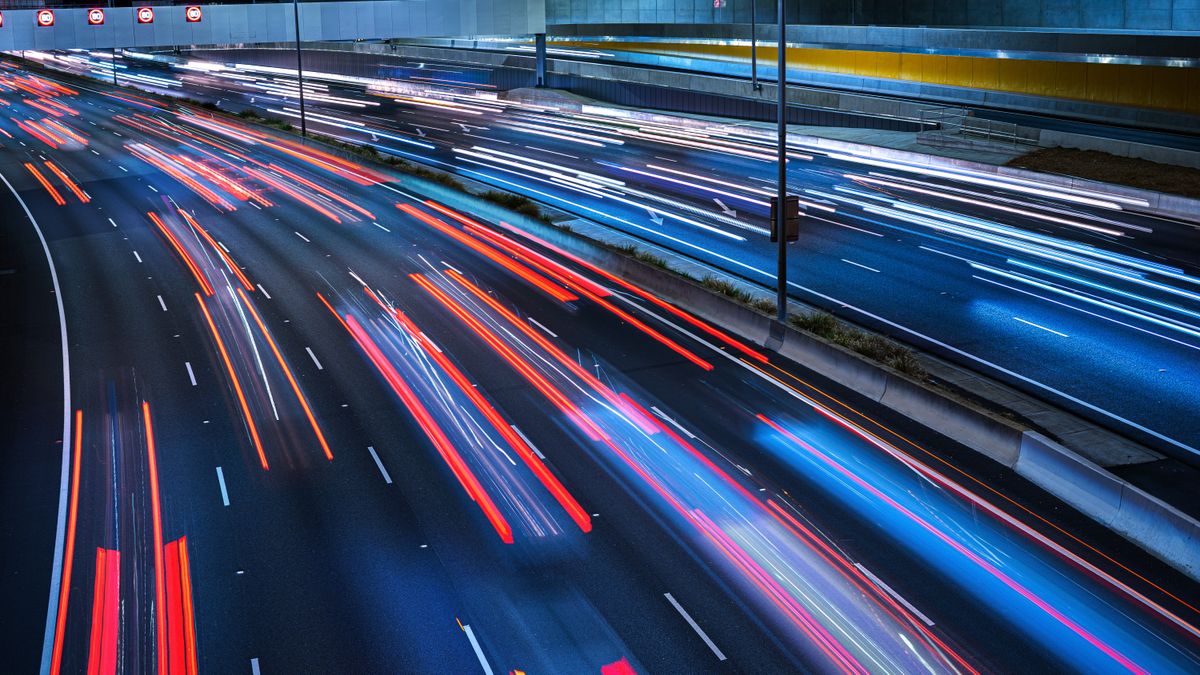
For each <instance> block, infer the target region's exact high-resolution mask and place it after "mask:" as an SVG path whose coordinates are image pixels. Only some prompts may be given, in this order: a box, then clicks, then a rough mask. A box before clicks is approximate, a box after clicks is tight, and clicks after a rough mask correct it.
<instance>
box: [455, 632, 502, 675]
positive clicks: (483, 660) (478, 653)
mask: <svg viewBox="0 0 1200 675" xmlns="http://www.w3.org/2000/svg"><path fill="white" fill-rule="evenodd" d="M462 629H463V632H464V633H466V634H467V639H468V640H470V641H471V649H474V650H475V657H476V658H478V659H479V665H480V666H483V672H484V673H486V674H487V675H494V674H493V673H492V667H491V666H489V665H488V662H487V657H486V656H484V655H483V648H481V647H480V646H479V640H476V639H475V631H473V630H471V627H470V626H468V625H467V624H465V623H464V624H463V625H462Z"/></svg>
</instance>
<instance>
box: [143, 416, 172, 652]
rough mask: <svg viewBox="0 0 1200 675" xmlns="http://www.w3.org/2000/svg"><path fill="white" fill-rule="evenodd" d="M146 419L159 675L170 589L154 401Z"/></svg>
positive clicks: (163, 650)
mask: <svg viewBox="0 0 1200 675" xmlns="http://www.w3.org/2000/svg"><path fill="white" fill-rule="evenodd" d="M142 419H143V420H144V423H145V425H146V455H147V457H148V459H149V464H150V511H151V515H152V518H153V521H154V598H155V604H154V608H155V609H154V620H155V624H156V626H155V628H156V630H155V633H156V636H157V638H158V675H167V630H166V628H167V625H166V623H167V613H166V606H167V605H166V588H165V587H164V580H163V543H162V511H161V503H160V501H159V496H158V457H157V453H156V452H155V447H154V425H153V423H152V422H151V421H150V404H149V403H148V402H146V401H142Z"/></svg>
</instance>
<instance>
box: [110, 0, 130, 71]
mask: <svg viewBox="0 0 1200 675" xmlns="http://www.w3.org/2000/svg"><path fill="white" fill-rule="evenodd" d="M112 5H113V4H112V0H108V8H109V9H112ZM133 11H135V12H136V11H137V9H136V8H135V9H134V10H133ZM113 42H116V40H115V39H114V40H113ZM112 74H113V85H116V86H119V85H118V83H117V45H115V44H114V45H113V48H112Z"/></svg>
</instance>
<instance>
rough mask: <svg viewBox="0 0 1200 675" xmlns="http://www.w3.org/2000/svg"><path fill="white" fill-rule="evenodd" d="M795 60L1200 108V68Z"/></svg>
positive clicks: (868, 56)
mask: <svg viewBox="0 0 1200 675" xmlns="http://www.w3.org/2000/svg"><path fill="white" fill-rule="evenodd" d="M556 46H564V47H577V48H584V49H587V48H591V49H599V50H604V51H611V50H614V49H626V50H629V51H637V52H648V53H660V54H663V53H674V54H694V55H698V56H703V55H708V56H713V57H719V58H724V59H748V58H749V56H750V49H749V46H746V45H710V44H687V43H666V42H663V43H655V42H639V43H630V44H628V45H622V44H620V43H607V42H605V43H596V42H562V43H556ZM758 58H759V62H760V64H762V63H774V62H775V58H776V53H775V49H774V48H772V47H768V46H767V45H766V44H763V45H761V46H760V47H759V49H758ZM788 63H789V65H791V66H793V67H798V68H799V67H802V68H808V69H810V70H814V71H820V72H833V73H844V74H849V75H859V76H863V77H879V78H887V79H903V80H909V81H913V82H929V83H933V84H946V85H950V86H957V87H973V88H976V89H991V90H995V91H1010V92H1017V93H1026V94H1033V95H1038V96H1054V97H1058V98H1075V99H1081V100H1088V101H1096V102H1098V103H1116V104H1123V105H1137V106H1147V107H1154V108H1162V109H1167V110H1180V111H1186V112H1191V113H1195V114H1200V69H1197V68H1167V67H1160V66H1134V65H1127V64H1105V63H1077V62H1067V61H1033V60H1021V59H989V58H980V57H967V56H942V55H938V54H900V53H896V52H871V51H862V50H836V49H810V48H804V49H789V50H788Z"/></svg>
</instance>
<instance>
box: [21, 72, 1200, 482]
mask: <svg viewBox="0 0 1200 675" xmlns="http://www.w3.org/2000/svg"><path fill="white" fill-rule="evenodd" d="M215 54H218V55H221V56H220V57H221V58H222V61H223V62H228V61H233V60H235V59H238V58H240V57H243V56H244V57H245V58H246V59H247V60H249V59H259V60H265V61H268V62H270V63H272V64H275V63H280V62H281V61H280V59H286V56H287V55H286V54H281V53H280V52H266V55H265V56H264V54H263V53H262V52H256V53H253V54H243V53H242V52H237V51H233V52H228V53H222V52H217V53H215ZM272 54H274V56H272ZM42 58H43V60H46V59H48V57H44V56H43V57H42ZM158 58H164V59H166V60H165V61H154V60H148V59H147V58H146V57H144V56H142V57H139V58H132V57H130V58H125V59H123V60H119V61H118V63H117V65H118V66H119V67H120V77H121V78H122V79H121V81H122V82H125V83H128V84H132V85H136V86H139V87H144V88H149V89H153V90H156V91H161V92H166V93H170V94H174V95H186V96H189V97H192V98H197V99H203V100H206V101H209V102H218V103H219V104H220V105H221V106H222V107H224V108H227V109H229V110H233V111H237V110H243V109H254V110H256V111H258V112H260V113H262V114H265V115H268V116H273V117H278V118H282V119H288V120H291V121H292V122H293V123H296V122H298V116H299V113H298V109H297V104H296V94H297V93H298V91H297V88H296V84H295V80H294V78H293V77H291V76H290V75H289V72H288V71H286V70H284V69H280V68H277V67H274V66H261V65H260V66H252V65H232V64H229V63H225V64H224V65H222V63H218V62H215V61H211V60H210V61H203V60H199V59H184V60H176V59H171V58H168V57H158ZM344 58H346V57H345V56H344V55H326V56H323V55H322V53H321V52H314V53H313V56H312V57H311V58H310V59H309V63H310V65H311V67H312V68H313V69H314V72H310V73H308V76H307V80H306V88H307V90H308V95H307V104H308V111H309V115H308V119H307V122H308V125H309V128H310V129H312V130H314V131H316V132H319V133H323V134H327V135H333V136H337V137H340V138H344V139H347V140H350V141H353V142H357V143H363V142H368V143H370V144H371V145H373V146H374V147H376V148H378V149H379V150H380V151H381V152H386V153H390V154H394V155H398V156H401V157H405V158H408V159H411V160H415V161H420V162H424V163H428V164H432V165H435V166H438V167H441V168H445V169H448V170H451V171H454V172H457V173H459V174H462V175H464V176H468V177H471V178H475V179H479V180H482V181H484V182H486V183H491V184H493V185H496V186H499V187H503V188H505V189H509V190H514V191H517V192H521V193H523V194H526V195H529V196H531V197H533V198H535V199H538V200H540V201H543V202H545V203H547V204H551V205H553V206H556V207H559V208H562V209H564V210H567V211H569V212H573V213H577V214H578V215H580V216H582V217H585V218H588V219H591V220H594V221H597V222H600V223H602V224H605V225H608V226H611V227H613V228H616V229H620V230H622V231H625V232H627V233H629V234H632V235H635V236H638V237H641V238H643V239H645V240H646V241H648V242H651V243H652V244H654V245H656V246H661V247H664V248H669V249H672V250H675V251H678V252H681V253H684V254H686V255H689V256H693V257H695V258H697V259H700V260H702V261H704V262H706V263H709V264H711V265H714V266H717V267H720V268H722V269H725V270H727V271H729V272H731V273H733V274H737V275H739V276H742V277H744V278H746V279H748V280H750V281H753V282H755V283H761V284H764V285H768V286H770V285H772V284H773V283H774V274H773V270H774V269H775V260H774V256H775V251H774V247H773V246H772V245H771V244H769V242H767V241H766V236H765V232H766V229H765V228H766V227H767V222H766V214H767V203H768V199H769V197H770V195H771V194H773V189H774V188H773V184H772V182H771V181H772V180H773V171H774V168H773V158H774V155H773V151H772V148H771V143H772V140H771V139H770V137H769V134H767V135H763V134H760V133H759V132H758V131H757V130H754V129H750V128H747V127H745V126H739V125H734V124H720V123H715V122H709V123H706V122H689V121H679V122H678V123H670V122H658V123H655V122H646V121H637V120H630V119H626V118H623V117H622V116H621V115H622V112H621V111H619V110H612V109H606V108H594V109H590V108H589V109H585V110H584V111H583V112H582V113H574V114H571V113H560V112H557V111H554V110H551V109H548V108H546V107H543V106H539V105H531V104H522V103H520V102H517V101H511V100H506V99H504V98H503V97H498V95H497V94H496V92H495V91H493V87H492V85H490V84H488V82H489V78H490V75H489V71H486V70H481V69H478V68H471V67H467V66H463V65H460V64H453V63H429V62H421V63H415V62H405V61H390V62H388V63H386V64H381V65H380V66H379V67H378V74H379V75H380V77H377V78H363V77H348V76H341V75H337V74H333V73H322V72H320V70H321V68H322V67H323V66H327V67H328V68H329V69H332V68H334V67H335V66H337V65H338V64H340V63H341V61H340V60H339V59H344ZM364 58H365V57H364ZM53 64H54V65H55V66H56V67H60V68H68V69H72V70H75V71H77V72H81V73H89V74H92V75H94V76H96V77H105V76H107V75H108V74H109V72H110V68H111V65H112V64H111V63H110V62H109V60H108V57H107V55H97V56H96V57H95V58H92V57H90V56H89V55H87V54H86V53H78V54H73V55H70V56H66V57H60V58H59V59H58V60H57V61H54V62H53ZM397 64H399V65H397ZM792 158H793V165H792V167H791V168H790V173H789V176H790V178H789V183H790V187H791V190H792V191H794V192H795V193H798V194H800V195H802V197H803V199H804V204H805V208H806V211H807V214H808V217H807V218H806V220H805V225H804V234H803V237H802V240H801V242H800V243H798V244H797V245H794V246H792V247H791V253H790V255H791V264H790V270H791V271H790V284H791V291H792V293H793V295H794V296H795V297H797V298H799V299H802V300H804V301H806V302H809V303H812V304H815V305H818V306H821V307H824V308H826V309H829V310H831V311H834V312H835V313H837V314H839V315H842V316H844V317H846V318H849V319H851V320H853V321H856V322H859V323H862V324H865V325H868V326H871V327H873V328H876V329H879V330H881V331H884V332H886V333H889V334H892V335H894V336H896V337H899V338H900V339H902V340H904V341H907V342H910V343H912V344H914V345H917V346H918V347H920V348H922V349H926V350H929V351H932V352H934V353H938V354H940V355H942V356H945V357H947V358H950V359H952V360H955V361H957V362H959V363H962V364H964V365H966V366H967V367H969V368H972V369H976V370H979V371H982V372H985V373H987V374H990V375H992V376H995V377H998V378H1000V379H1003V380H1005V381H1007V382H1009V383H1011V384H1014V385H1016V386H1018V387H1021V388H1023V389H1025V390H1027V391H1029V392H1032V393H1034V394H1035V395H1037V396H1040V397H1044V398H1047V399H1049V400H1051V401H1054V402H1056V403H1058V404H1061V405H1064V406H1067V407H1069V408H1070V409H1072V410H1074V411H1076V412H1078V413H1080V414H1083V415H1085V416H1087V417H1089V418H1091V419H1093V420H1094V421H1097V422H1098V423H1100V424H1101V425H1104V426H1108V427H1110V428H1114V429H1116V430H1118V431H1119V432H1122V433H1125V434H1130V435H1132V436H1134V437H1135V438H1137V439H1138V440H1140V441H1142V442H1144V443H1147V444H1149V445H1152V446H1154V447H1156V448H1158V449H1160V450H1162V451H1164V452H1167V453H1168V454H1172V455H1174V456H1176V457H1178V458H1181V459H1184V460H1185V461H1195V459H1196V448H1197V447H1198V446H1200V425H1197V424H1195V423H1193V422H1192V415H1191V411H1193V410H1194V409H1195V408H1196V406H1197V405H1198V404H1200V400H1198V396H1200V394H1198V392H1200V359H1197V358H1196V356H1197V350H1198V349H1200V273H1198V271H1197V260H1196V259H1195V254H1194V253H1193V252H1192V251H1193V247H1190V246H1188V245H1187V244H1188V242H1190V241H1192V240H1194V238H1195V236H1196V228H1195V226H1193V225H1190V224H1186V223H1182V222H1178V221H1172V220H1170V219H1165V218H1159V217H1155V216H1152V215H1146V214H1142V213H1139V209H1142V208H1143V207H1144V205H1143V204H1139V203H1137V201H1136V200H1129V199H1126V198H1122V197H1118V196H1114V195H1106V194H1097V193H1091V192H1084V191H1078V190H1066V189H1061V188H1055V187H1051V186H1046V185H1041V184H1036V183H1028V182H1018V181H997V180H996V179H995V178H994V177H988V176H983V175H972V174H968V173H962V172H953V171H949V170H945V171H943V170H931V169H922V168H920V167H913V166H904V165H898V164H895V163H890V162H879V161H875V160H872V159H870V158H867V157H863V156H857V155H853V154H830V153H828V152H821V151H818V150H816V149H814V148H811V147H806V146H805V145H804V144H802V143H793V144H792Z"/></svg>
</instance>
